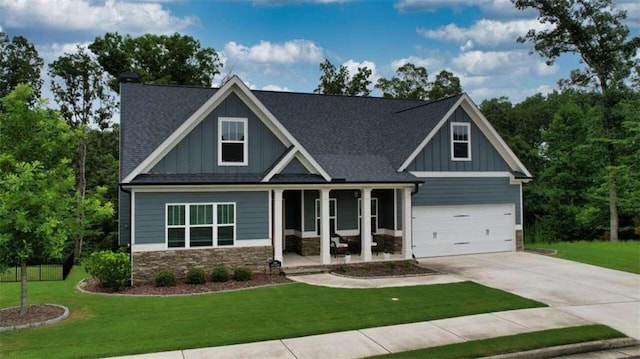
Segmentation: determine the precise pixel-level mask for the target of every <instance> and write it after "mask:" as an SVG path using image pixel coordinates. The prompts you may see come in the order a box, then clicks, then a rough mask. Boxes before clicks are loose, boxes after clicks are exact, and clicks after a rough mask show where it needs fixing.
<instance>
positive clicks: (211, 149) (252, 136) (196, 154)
mask: <svg viewBox="0 0 640 359" xmlns="http://www.w3.org/2000/svg"><path fill="white" fill-rule="evenodd" d="M218 117H245V118H247V119H248V121H247V126H248V128H249V129H248V136H247V139H248V141H249V144H248V145H249V158H248V166H218V143H217V139H218ZM285 150H286V147H285V146H284V144H282V142H280V140H278V138H277V137H276V136H275V135H274V134H273V133H272V132H271V131H270V130H269V128H267V126H265V125H264V123H262V121H261V120H260V119H259V118H258V117H257V116H256V115H255V114H254V113H253V112H252V111H251V110H250V109H249V107H247V105H245V104H244V102H242V100H240V98H239V97H238V96H237V95H235V94H233V93H232V94H230V95H229V97H227V98H226V99H225V100H224V101H222V103H221V104H220V105H219V106H218V107H217V108H216V109H214V110H213V111H212V112H211V113H210V114H209V116H207V117H206V118H205V119H204V120H203V121H202V122H201V123H200V124H199V125H198V126H196V128H194V129H193V130H192V131H191V133H189V134H188V135H187V136H186V137H185V138H184V139H182V141H180V143H179V144H178V145H177V146H176V147H174V148H173V149H172V150H171V151H170V152H169V153H167V155H166V156H165V157H164V158H163V159H162V160H160V162H158V163H157V164H156V165H155V166H154V167H153V169H152V170H151V172H152V173H262V172H264V171H265V170H266V169H268V168H269V167H270V166H271V165H272V164H273V163H274V162H275V161H276V160H277V159H278V158H279V157H280V155H281V154H282V153H283V152H284V151H285Z"/></svg>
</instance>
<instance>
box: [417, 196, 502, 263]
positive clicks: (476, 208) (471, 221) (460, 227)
mask: <svg viewBox="0 0 640 359" xmlns="http://www.w3.org/2000/svg"><path fill="white" fill-rule="evenodd" d="M412 218H413V246H414V248H413V253H414V254H415V255H416V257H436V256H450V255H458V254H472V253H487V252H505V251H514V250H515V207H514V205H513V204H489V205H473V206H471V205H470V206H416V207H413V215H412Z"/></svg>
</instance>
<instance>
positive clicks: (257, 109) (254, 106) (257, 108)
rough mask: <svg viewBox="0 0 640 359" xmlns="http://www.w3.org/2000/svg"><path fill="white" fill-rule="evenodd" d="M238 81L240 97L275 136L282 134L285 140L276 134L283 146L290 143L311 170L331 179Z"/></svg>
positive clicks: (326, 178) (327, 179)
mask: <svg viewBox="0 0 640 359" xmlns="http://www.w3.org/2000/svg"><path fill="white" fill-rule="evenodd" d="M233 78H236V79H237V76H234V77H233ZM233 78H232V79H233ZM238 82H239V84H238V86H239V87H240V89H241V90H242V95H243V96H240V98H241V99H243V100H244V101H245V103H246V104H247V105H248V106H249V108H250V109H251V110H252V111H253V112H254V113H256V114H257V115H258V117H259V118H260V119H261V120H262V122H264V123H265V125H266V126H267V127H269V129H270V130H271V131H273V132H274V133H275V134H276V136H278V133H281V134H282V136H284V138H285V139H286V141H283V139H282V138H280V136H278V138H279V139H280V140H281V141H283V142H284V144H285V146H289V145H290V144H292V145H293V146H294V147H295V149H296V150H298V151H300V153H301V154H302V155H303V156H304V158H305V159H306V160H307V161H308V162H309V163H310V164H311V165H312V166H313V168H314V171H313V172H316V173H318V174H319V175H321V176H322V177H323V178H324V179H325V180H326V181H331V176H329V174H328V173H327V172H326V171H325V170H324V169H323V168H322V166H320V164H319V163H318V162H317V161H316V160H315V159H314V158H313V157H312V156H311V155H310V154H309V152H307V150H306V149H305V148H304V147H303V146H302V145H301V144H300V142H298V140H296V138H295V137H293V135H292V134H291V133H290V132H289V131H288V130H287V129H286V128H285V127H284V126H283V125H282V124H281V123H280V121H278V119H277V118H276V117H275V116H274V115H273V114H272V113H271V111H269V109H267V107H266V106H265V105H264V104H263V103H262V102H261V101H260V100H259V99H258V98H257V97H256V95H254V94H253V93H252V92H251V90H250V89H249V88H248V87H247V86H246V85H245V84H244V83H243V82H242V81H240V80H239V79H238ZM243 97H245V98H243ZM261 115H262V116H264V117H265V118H266V119H267V120H268V121H265V118H262V116H261ZM274 128H275V129H277V131H274Z"/></svg>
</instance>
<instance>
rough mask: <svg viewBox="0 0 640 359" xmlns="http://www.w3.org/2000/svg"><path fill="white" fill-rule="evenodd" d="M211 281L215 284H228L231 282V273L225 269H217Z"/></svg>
mask: <svg viewBox="0 0 640 359" xmlns="http://www.w3.org/2000/svg"><path fill="white" fill-rule="evenodd" d="M211 280H213V281H214V282H226V281H228V280H229V271H228V270H227V268H225V267H222V266H220V267H215V268H213V271H212V272H211Z"/></svg>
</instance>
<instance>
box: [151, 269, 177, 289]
mask: <svg viewBox="0 0 640 359" xmlns="http://www.w3.org/2000/svg"><path fill="white" fill-rule="evenodd" d="M153 284H154V285H155V286H156V287H173V286H175V285H176V275H175V274H173V272H171V271H169V270H166V269H165V270H161V271H160V272H158V274H156V277H155V278H154V279H153Z"/></svg>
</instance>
